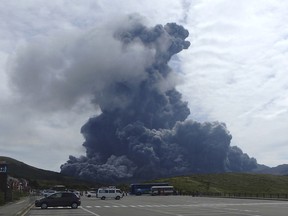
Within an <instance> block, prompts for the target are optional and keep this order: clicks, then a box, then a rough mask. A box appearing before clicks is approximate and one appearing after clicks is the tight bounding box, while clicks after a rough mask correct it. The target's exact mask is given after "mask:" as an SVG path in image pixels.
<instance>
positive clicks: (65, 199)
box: [35, 192, 81, 209]
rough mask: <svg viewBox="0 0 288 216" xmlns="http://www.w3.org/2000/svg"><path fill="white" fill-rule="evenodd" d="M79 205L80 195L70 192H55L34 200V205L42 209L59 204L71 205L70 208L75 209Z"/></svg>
mask: <svg viewBox="0 0 288 216" xmlns="http://www.w3.org/2000/svg"><path fill="white" fill-rule="evenodd" d="M80 205H81V200H80V197H78V196H77V195H76V194H75V193H72V192H57V193H54V194H52V195H50V196H47V197H44V198H42V199H38V200H36V201H35V206H36V207H41V208H42V209H46V208H48V207H59V206H63V207H66V206H71V208H73V209H76V208H78V206H80Z"/></svg>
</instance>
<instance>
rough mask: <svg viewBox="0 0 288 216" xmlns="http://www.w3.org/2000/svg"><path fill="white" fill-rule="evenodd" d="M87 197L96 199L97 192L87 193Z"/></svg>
mask: <svg viewBox="0 0 288 216" xmlns="http://www.w3.org/2000/svg"><path fill="white" fill-rule="evenodd" d="M86 196H87V197H96V191H87V193H86Z"/></svg>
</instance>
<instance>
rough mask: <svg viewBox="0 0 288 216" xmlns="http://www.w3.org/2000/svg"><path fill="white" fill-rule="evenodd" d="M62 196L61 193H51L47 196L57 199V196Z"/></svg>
mask: <svg viewBox="0 0 288 216" xmlns="http://www.w3.org/2000/svg"><path fill="white" fill-rule="evenodd" d="M61 197H62V194H61V193H55V194H52V195H51V196H50V197H49V198H51V199H57V198H61Z"/></svg>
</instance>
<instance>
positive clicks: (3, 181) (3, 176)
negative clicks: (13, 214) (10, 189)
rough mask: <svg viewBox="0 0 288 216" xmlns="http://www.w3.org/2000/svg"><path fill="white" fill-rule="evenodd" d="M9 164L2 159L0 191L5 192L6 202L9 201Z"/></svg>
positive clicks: (0, 163)
mask: <svg viewBox="0 0 288 216" xmlns="http://www.w3.org/2000/svg"><path fill="white" fill-rule="evenodd" d="M7 172H8V164H7V163H6V161H0V192H1V193H4V202H6V201H7V198H8V194H7V177H8V174H7Z"/></svg>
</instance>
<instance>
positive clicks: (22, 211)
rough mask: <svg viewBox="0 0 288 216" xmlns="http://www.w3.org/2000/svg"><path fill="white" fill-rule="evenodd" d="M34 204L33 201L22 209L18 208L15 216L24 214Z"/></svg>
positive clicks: (23, 215)
mask: <svg viewBox="0 0 288 216" xmlns="http://www.w3.org/2000/svg"><path fill="white" fill-rule="evenodd" d="M33 206H34V203H30V204H29V205H27V206H26V207H25V208H23V209H22V210H20V211H19V212H17V213H16V216H25V215H26V214H27V213H28V212H29V211H30V209H31V208H32V207H33Z"/></svg>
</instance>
